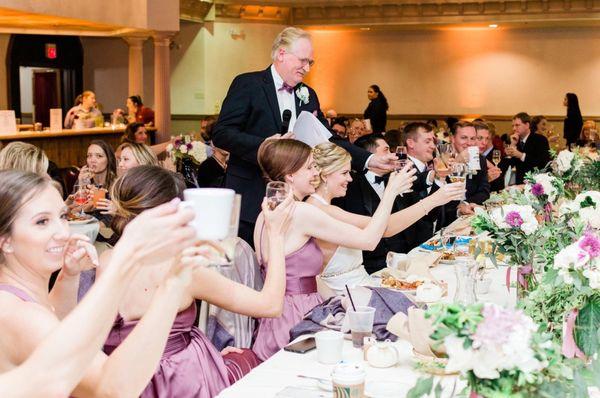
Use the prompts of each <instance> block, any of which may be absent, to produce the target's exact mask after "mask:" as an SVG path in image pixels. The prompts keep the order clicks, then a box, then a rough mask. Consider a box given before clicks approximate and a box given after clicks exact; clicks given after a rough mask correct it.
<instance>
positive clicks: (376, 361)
mask: <svg viewBox="0 0 600 398" xmlns="http://www.w3.org/2000/svg"><path fill="white" fill-rule="evenodd" d="M399 357H400V354H399V353H398V349H397V348H396V347H395V346H394V343H392V342H391V341H390V340H386V341H383V342H378V343H375V344H373V345H371V346H370V347H369V348H367V351H366V353H365V359H366V360H367V362H368V363H369V365H371V366H373V367H375V368H389V367H391V366H394V365H396V364H397V363H398V358H399Z"/></svg>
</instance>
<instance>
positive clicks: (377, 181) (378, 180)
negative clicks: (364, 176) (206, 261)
mask: <svg viewBox="0 0 600 398" xmlns="http://www.w3.org/2000/svg"><path fill="white" fill-rule="evenodd" d="M387 180H388V176H387V175H384V176H375V184H381V183H382V182H383V183H384V184H385V183H387Z"/></svg>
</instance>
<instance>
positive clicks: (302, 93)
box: [296, 85, 310, 105]
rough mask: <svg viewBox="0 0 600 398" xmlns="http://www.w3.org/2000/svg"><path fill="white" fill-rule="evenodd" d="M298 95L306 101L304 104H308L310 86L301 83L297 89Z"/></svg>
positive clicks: (301, 99)
mask: <svg viewBox="0 0 600 398" xmlns="http://www.w3.org/2000/svg"><path fill="white" fill-rule="evenodd" d="M296 97H298V98H299V99H300V101H302V102H303V103H304V105H306V104H308V99H309V97H310V94H309V93H308V87H306V86H305V85H301V86H300V87H298V88H297V89H296Z"/></svg>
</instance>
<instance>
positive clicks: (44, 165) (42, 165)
mask: <svg viewBox="0 0 600 398" xmlns="http://www.w3.org/2000/svg"><path fill="white" fill-rule="evenodd" d="M49 163H50V162H49V160H48V156H46V153H44V150H43V149H41V148H39V147H37V146H35V145H31V144H28V143H26V142H21V141H13V142H10V143H8V144H7V145H6V147H5V148H3V149H2V150H1V151H0V170H10V169H13V170H21V171H29V172H32V173H35V174H38V175H41V176H45V175H47V171H48V164H49Z"/></svg>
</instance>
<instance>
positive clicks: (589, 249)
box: [579, 232, 600, 258]
mask: <svg viewBox="0 0 600 398" xmlns="http://www.w3.org/2000/svg"><path fill="white" fill-rule="evenodd" d="M579 248H580V249H581V250H583V251H585V252H586V253H587V254H589V256H590V258H595V257H598V256H600V239H599V238H598V237H597V236H596V235H594V234H592V233H591V232H586V233H585V235H583V237H582V238H581V239H580V240H579Z"/></svg>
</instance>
